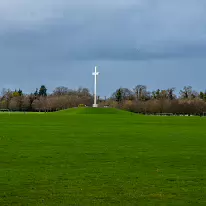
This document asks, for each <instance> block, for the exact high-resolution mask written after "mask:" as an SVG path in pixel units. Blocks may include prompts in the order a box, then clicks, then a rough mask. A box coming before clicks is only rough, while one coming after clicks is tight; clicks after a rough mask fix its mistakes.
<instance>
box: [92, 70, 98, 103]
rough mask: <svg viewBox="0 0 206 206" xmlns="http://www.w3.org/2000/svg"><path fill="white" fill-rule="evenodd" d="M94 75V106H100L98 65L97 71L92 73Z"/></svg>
mask: <svg viewBox="0 0 206 206" xmlns="http://www.w3.org/2000/svg"><path fill="white" fill-rule="evenodd" d="M92 75H94V104H93V107H98V105H97V76H98V75H99V72H97V67H95V72H93V73H92Z"/></svg>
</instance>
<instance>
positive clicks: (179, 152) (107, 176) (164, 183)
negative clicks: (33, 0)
mask: <svg viewBox="0 0 206 206" xmlns="http://www.w3.org/2000/svg"><path fill="white" fill-rule="evenodd" d="M0 205H1V206H4V205H12V206H15V205H18V206H24V205H48V206H50V205H51V206H52V205H58V206H59V205H65V206H67V205H80V206H87V205H89V206H90V205H125V206H129V205H143V206H144V205H158V206H159V205H161V206H162V205H175V206H176V205H206V118H200V117H155V116H142V115H136V114H132V113H127V112H124V111H119V110H114V109H84V108H82V109H70V110H65V111H61V112H55V113H33V114H32V113H31V114H30V113H27V114H23V113H11V114H10V115H9V114H8V113H4V114H0Z"/></svg>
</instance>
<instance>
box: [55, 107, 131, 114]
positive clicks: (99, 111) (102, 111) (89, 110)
mask: <svg viewBox="0 0 206 206" xmlns="http://www.w3.org/2000/svg"><path fill="white" fill-rule="evenodd" d="M57 113H61V114H121V115H123V114H124V115H125V114H131V113H130V112H127V111H123V110H119V109H115V108H92V107H84V108H71V109H66V110H62V111H59V112H57Z"/></svg>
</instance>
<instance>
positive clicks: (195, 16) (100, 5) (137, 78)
mask: <svg viewBox="0 0 206 206" xmlns="http://www.w3.org/2000/svg"><path fill="white" fill-rule="evenodd" d="M95 65H98V66H99V71H100V72H101V75H100V77H99V85H98V86H99V88H98V91H99V93H100V95H101V96H109V95H110V94H111V93H112V91H113V90H115V89H116V88H118V87H120V86H121V87H128V88H131V89H132V88H133V87H134V86H135V85H137V84H144V85H147V86H148V89H149V90H153V89H158V88H161V89H167V88H168V87H176V88H177V89H181V88H182V87H183V86H185V85H192V86H193V88H194V89H197V90H205V89H206V1H205V0H112V1H111V0H72V1H71V0H35V1H34V0H1V1H0V71H1V72H0V87H1V88H12V89H15V88H17V89H18V88H22V89H23V91H24V92H33V91H34V90H35V88H36V87H40V85H41V84H45V85H46V86H47V87H48V89H49V91H52V90H53V89H54V88H55V87H56V86H67V87H69V88H78V87H79V86H83V87H88V88H89V89H90V90H93V77H92V75H91V73H92V71H93V70H94V66H95Z"/></svg>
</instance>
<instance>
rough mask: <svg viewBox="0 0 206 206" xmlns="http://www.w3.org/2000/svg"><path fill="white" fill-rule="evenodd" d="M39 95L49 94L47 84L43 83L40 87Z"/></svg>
mask: <svg viewBox="0 0 206 206" xmlns="http://www.w3.org/2000/svg"><path fill="white" fill-rule="evenodd" d="M39 96H44V97H46V96H47V88H46V87H45V85H42V86H41V87H40V89H39Z"/></svg>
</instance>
